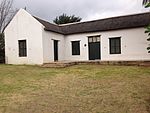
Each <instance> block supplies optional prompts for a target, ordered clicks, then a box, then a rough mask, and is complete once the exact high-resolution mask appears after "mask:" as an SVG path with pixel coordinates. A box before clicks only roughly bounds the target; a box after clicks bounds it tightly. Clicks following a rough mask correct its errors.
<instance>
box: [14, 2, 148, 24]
mask: <svg viewBox="0 0 150 113" xmlns="http://www.w3.org/2000/svg"><path fill="white" fill-rule="evenodd" d="M14 7H15V8H18V9H19V8H24V7H26V8H27V11H28V12H29V13H30V14H32V15H34V16H38V17H40V18H42V19H44V20H47V21H50V22H52V21H53V20H54V18H55V17H56V16H59V15H61V14H63V13H66V14H67V15H76V16H79V17H81V18H82V21H90V20H96V19H102V18H107V17H114V16H120V15H128V14H133V13H141V12H147V11H149V9H145V8H144V7H143V6H142V0H14Z"/></svg>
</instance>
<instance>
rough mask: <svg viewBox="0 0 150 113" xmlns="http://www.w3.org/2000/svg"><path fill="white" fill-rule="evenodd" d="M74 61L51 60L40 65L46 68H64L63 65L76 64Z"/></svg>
mask: <svg viewBox="0 0 150 113" xmlns="http://www.w3.org/2000/svg"><path fill="white" fill-rule="evenodd" d="M76 64H77V63H76V62H69V61H65V62H51V63H45V64H43V65H42V67H47V68H57V67H59V68H61V67H62V68H64V67H69V66H73V65H76Z"/></svg>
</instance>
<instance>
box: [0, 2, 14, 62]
mask: <svg viewBox="0 0 150 113" xmlns="http://www.w3.org/2000/svg"><path fill="white" fill-rule="evenodd" d="M12 5H13V0H1V1H0V63H1V62H4V58H5V43H4V29H5V27H6V26H7V24H8V23H9V22H10V20H11V19H12V17H13V16H14V14H15V13H16V12H15V11H14V10H13V8H12Z"/></svg>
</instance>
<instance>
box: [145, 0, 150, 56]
mask: <svg viewBox="0 0 150 113" xmlns="http://www.w3.org/2000/svg"><path fill="white" fill-rule="evenodd" d="M143 5H144V6H145V8H149V7H150V0H143ZM145 33H147V34H148V39H147V41H149V42H150V25H149V26H147V27H146V30H145ZM147 50H148V53H150V44H149V46H148V47H147Z"/></svg>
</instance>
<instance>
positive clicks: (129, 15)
mask: <svg viewBox="0 0 150 113" xmlns="http://www.w3.org/2000/svg"><path fill="white" fill-rule="evenodd" d="M143 14H150V12H142V13H135V14H128V15H120V16H113V17H107V18H102V19H95V20H89V21H83V22H74V23H68V25H67V24H61V25H58V26H69V25H75V24H82V23H89V22H95V21H103V20H108V19H115V18H122V17H131V16H138V15H143Z"/></svg>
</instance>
